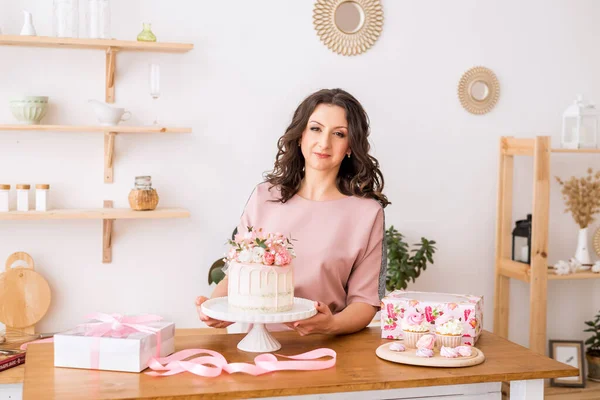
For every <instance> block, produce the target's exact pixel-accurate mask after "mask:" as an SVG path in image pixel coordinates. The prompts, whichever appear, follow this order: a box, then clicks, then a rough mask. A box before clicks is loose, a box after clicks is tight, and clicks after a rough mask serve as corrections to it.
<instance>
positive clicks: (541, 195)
mask: <svg viewBox="0 0 600 400" xmlns="http://www.w3.org/2000/svg"><path fill="white" fill-rule="evenodd" d="M551 153H574V154H585V153H600V149H577V150H570V149H552V148H551V146H550V137H549V136H538V137H536V138H535V139H517V138H512V137H502V138H501V139H500V168H499V186H498V214H497V221H496V262H495V263H496V266H495V293H494V333H496V334H497V335H500V336H502V337H504V338H507V337H508V317H509V307H508V306H509V283H510V281H509V279H511V278H512V279H518V280H521V281H523V282H526V283H528V284H529V288H530V291H529V307H530V309H529V313H530V318H529V348H530V349H531V350H533V351H535V352H537V353H540V354H545V350H546V346H547V342H546V322H547V314H546V313H547V301H546V300H547V286H548V280H577V279H599V278H600V274H595V273H592V272H589V271H584V272H578V273H575V274H569V275H556V274H554V272H553V270H552V269H550V268H549V267H548V261H547V260H548V220H549V212H550V211H549V210H550V204H549V203H550V155H551ZM516 155H521V156H532V157H533V165H534V170H533V176H534V177H533V221H532V223H533V225H532V232H531V264H530V265H528V264H524V263H520V262H515V261H512V260H511V246H512V236H511V232H512V196H513V188H512V187H513V174H514V170H513V169H514V168H513V167H514V156H516Z"/></svg>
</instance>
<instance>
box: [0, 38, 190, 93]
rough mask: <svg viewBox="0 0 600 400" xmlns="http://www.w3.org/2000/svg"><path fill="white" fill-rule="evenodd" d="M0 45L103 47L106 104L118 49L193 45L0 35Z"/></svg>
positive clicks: (171, 49)
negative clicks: (104, 54)
mask: <svg viewBox="0 0 600 400" xmlns="http://www.w3.org/2000/svg"><path fill="white" fill-rule="evenodd" d="M0 46H25V47H51V48H65V49H84V50H103V51H104V52H105V53H106V63H105V64H106V74H105V80H106V85H105V86H106V93H105V98H106V102H107V103H114V102H115V71H116V65H117V53H118V52H122V51H146V52H157V53H185V52H188V51H190V50H192V49H193V48H194V45H193V44H191V43H164V42H138V41H131V40H114V39H75V38H56V37H47V36H20V35H0Z"/></svg>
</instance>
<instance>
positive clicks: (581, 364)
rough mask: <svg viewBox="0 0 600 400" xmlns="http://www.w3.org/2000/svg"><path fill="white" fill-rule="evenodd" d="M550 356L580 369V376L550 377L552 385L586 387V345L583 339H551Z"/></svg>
mask: <svg viewBox="0 0 600 400" xmlns="http://www.w3.org/2000/svg"><path fill="white" fill-rule="evenodd" d="M549 349H550V358H552V359H554V360H556V361H558V362H561V363H563V364H567V365H570V366H571V367H575V368H577V369H579V376H567V377H562V378H552V379H550V386H561V387H575V388H584V387H585V378H586V375H585V357H584V352H585V346H584V344H583V340H550V341H549Z"/></svg>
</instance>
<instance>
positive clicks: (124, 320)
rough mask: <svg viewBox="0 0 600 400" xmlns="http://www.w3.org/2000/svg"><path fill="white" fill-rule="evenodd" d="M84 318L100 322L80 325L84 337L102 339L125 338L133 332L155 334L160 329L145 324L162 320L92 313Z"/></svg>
mask: <svg viewBox="0 0 600 400" xmlns="http://www.w3.org/2000/svg"><path fill="white" fill-rule="evenodd" d="M85 318H86V319H92V320H98V321H100V322H88V323H85V324H80V325H79V326H80V327H84V328H85V329H86V332H85V336H96V337H102V336H105V335H106V336H110V337H115V338H120V337H127V336H129V335H130V334H132V333H134V332H146V333H157V332H159V331H160V329H158V328H152V327H149V326H147V325H145V324H147V323H148V322H156V321H161V320H162V317H160V316H158V315H151V314H149V315H137V316H124V315H121V314H104V313H92V314H89V315H86V316H85Z"/></svg>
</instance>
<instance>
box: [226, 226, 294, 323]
mask: <svg viewBox="0 0 600 400" xmlns="http://www.w3.org/2000/svg"><path fill="white" fill-rule="evenodd" d="M229 243H230V244H231V249H230V250H229V253H228V254H227V257H226V259H225V261H226V262H227V265H228V266H227V278H228V279H227V281H228V287H227V299H228V300H227V302H228V304H229V306H230V307H232V308H235V309H239V310H241V311H248V312H257V313H276V312H283V311H289V310H291V309H292V307H293V305H294V270H293V267H292V259H293V258H295V257H296V255H295V253H294V249H293V246H292V242H291V239H288V238H286V237H284V236H283V235H282V234H281V233H266V234H265V233H263V232H262V230H261V229H258V230H255V229H254V228H252V227H248V231H247V232H244V233H241V234H237V235H236V236H235V239H234V240H230V241H229Z"/></svg>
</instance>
